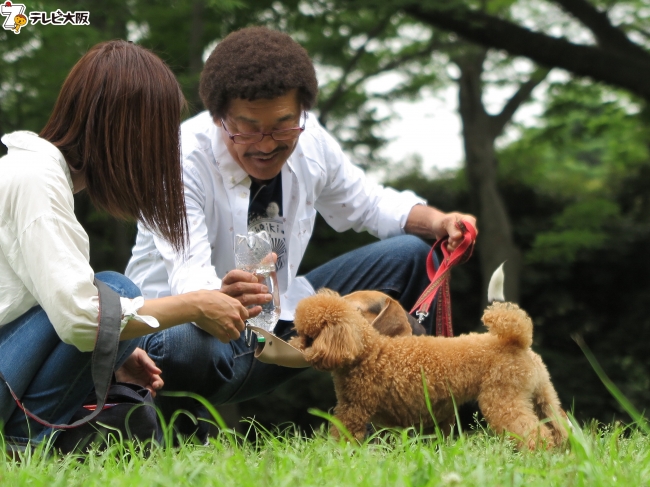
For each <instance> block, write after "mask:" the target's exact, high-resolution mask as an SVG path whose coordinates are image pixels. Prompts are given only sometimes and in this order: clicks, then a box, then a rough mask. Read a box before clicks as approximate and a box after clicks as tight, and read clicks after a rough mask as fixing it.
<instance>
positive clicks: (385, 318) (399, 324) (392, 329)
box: [372, 298, 412, 337]
mask: <svg viewBox="0 0 650 487" xmlns="http://www.w3.org/2000/svg"><path fill="white" fill-rule="evenodd" d="M372 326H373V328H374V329H375V330H377V331H378V332H379V333H381V334H382V335H386V336H389V337H396V336H407V335H411V334H412V331H411V324H410V323H409V320H408V316H407V314H406V311H404V308H402V305H401V304H399V303H398V302H397V301H395V300H394V299H393V298H387V299H386V303H385V306H384V309H382V310H381V312H380V313H379V314H378V315H377V318H375V320H374V321H373V322H372Z"/></svg>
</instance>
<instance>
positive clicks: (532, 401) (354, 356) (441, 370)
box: [291, 290, 567, 449]
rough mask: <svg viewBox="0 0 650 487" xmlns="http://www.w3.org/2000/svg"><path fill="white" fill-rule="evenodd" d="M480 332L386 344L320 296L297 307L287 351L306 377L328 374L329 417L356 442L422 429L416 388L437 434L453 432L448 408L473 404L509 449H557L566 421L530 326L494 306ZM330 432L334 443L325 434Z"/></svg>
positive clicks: (326, 294) (354, 315) (348, 308)
mask: <svg viewBox="0 0 650 487" xmlns="http://www.w3.org/2000/svg"><path fill="white" fill-rule="evenodd" d="M483 323H484V324H485V326H487V328H488V329H489V332H488V333H482V334H477V333H470V334H469V335H462V336H459V337H453V338H446V337H431V336H396V337H387V336H383V335H380V334H379V333H378V332H377V331H376V330H375V329H374V328H373V327H372V326H371V325H370V324H369V323H368V321H367V320H366V319H364V317H363V315H362V314H361V313H360V312H359V311H358V310H357V308H356V307H355V306H354V305H353V304H352V303H351V302H349V301H346V300H345V299H344V298H342V297H340V296H339V295H338V294H337V293H335V292H333V291H329V290H323V291H321V292H319V293H318V294H316V295H314V296H311V297H309V298H306V299H304V300H302V301H301V302H300V303H299V304H298V307H297V309H296V315H295V320H294V324H295V327H296V331H297V333H298V336H297V337H294V339H292V342H291V344H292V345H293V346H295V347H296V348H298V349H300V350H302V351H303V353H304V356H305V358H306V359H307V361H308V362H309V363H310V364H312V365H313V366H314V367H315V368H317V369H320V370H326V371H331V372H332V374H333V377H334V387H335V390H336V397H337V405H336V408H335V410H334V413H335V416H336V418H337V419H338V420H339V421H341V423H342V424H343V426H345V428H346V429H347V430H348V431H349V432H350V433H351V434H352V435H353V436H354V437H355V438H357V439H359V440H361V439H362V438H363V437H364V434H365V432H366V424H367V423H369V422H372V423H376V424H380V425H384V426H402V427H406V426H411V425H418V424H419V425H422V426H424V427H431V426H432V425H433V424H434V420H433V418H432V417H431V415H430V413H429V411H428V408H427V404H426V398H425V394H424V388H423V383H426V386H427V391H428V396H429V399H430V405H431V407H432V411H433V416H434V417H435V421H436V422H437V424H438V425H439V426H440V428H441V430H442V431H443V432H445V433H448V432H449V431H450V429H451V426H452V425H453V423H454V418H455V414H454V402H455V403H456V405H460V404H462V403H464V402H466V401H470V400H475V399H477V400H478V403H479V407H480V409H481V412H482V413H483V415H484V416H485V418H486V420H487V421H488V423H489V424H490V426H491V427H492V428H493V429H494V430H495V431H496V432H497V433H507V434H511V435H513V436H514V437H515V438H516V439H517V440H518V443H517V444H518V447H519V448H521V447H523V446H524V445H525V446H527V447H528V448H530V449H534V448H537V447H539V446H542V445H544V446H546V447H552V446H555V445H558V444H560V443H562V442H563V441H564V440H565V439H566V437H567V432H566V430H565V428H564V426H563V424H562V420H561V419H560V418H565V417H566V415H565V414H564V411H563V410H562V408H561V406H560V402H559V400H558V397H557V393H556V392H555V389H554V388H553V385H552V384H551V381H550V377H549V374H548V371H547V370H546V367H545V366H544V364H543V363H542V360H541V358H540V357H539V355H537V354H536V353H534V352H533V351H532V350H531V349H530V346H531V344H532V333H533V324H532V321H531V319H530V318H529V317H528V315H527V314H526V313H525V312H524V311H523V310H522V309H520V308H519V307H518V306H517V305H515V304H512V303H494V304H492V305H491V306H489V307H488V308H487V309H486V311H485V313H484V315H483ZM545 420H547V421H545ZM332 433H333V434H334V435H335V436H338V435H339V432H338V430H337V429H336V428H335V427H334V428H333V430H332Z"/></svg>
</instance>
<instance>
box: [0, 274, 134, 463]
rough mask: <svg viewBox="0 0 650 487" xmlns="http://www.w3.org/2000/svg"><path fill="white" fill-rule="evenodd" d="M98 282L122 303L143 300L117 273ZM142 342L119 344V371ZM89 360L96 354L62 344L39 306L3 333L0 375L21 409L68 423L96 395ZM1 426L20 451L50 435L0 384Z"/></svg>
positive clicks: (0, 334) (0, 329)
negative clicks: (128, 300) (114, 292)
mask: <svg viewBox="0 0 650 487" xmlns="http://www.w3.org/2000/svg"><path fill="white" fill-rule="evenodd" d="M95 277H96V278H97V279H99V280H101V281H103V282H105V283H106V284H107V285H108V286H109V287H110V288H111V289H113V290H114V291H116V292H117V293H118V294H119V295H120V296H122V297H126V298H134V297H137V296H140V294H141V293H140V290H139V289H138V288H137V286H136V285H135V284H133V283H132V282H131V281H130V280H129V279H128V278H126V277H125V276H123V275H121V274H118V273H117V272H100V273H98V274H96V275H95ZM139 341H140V339H137V340H129V341H122V342H120V345H119V349H118V354H117V364H116V368H117V367H119V366H120V365H121V364H122V363H123V362H124V360H126V359H127V358H128V357H129V355H131V353H132V352H133V350H134V349H135V347H136V346H137V345H138V343H139ZM91 358H92V352H80V351H79V350H78V349H77V348H76V347H74V346H72V345H67V344H65V343H63V342H62V341H61V340H60V339H59V337H58V335H57V334H56V332H55V331H54V327H53V326H52V323H51V322H50V320H49V319H48V318H47V315H46V314H45V311H43V308H41V307H40V306H34V307H33V308H32V309H30V310H29V311H27V312H26V313H25V314H23V315H22V316H20V317H19V318H17V319H15V320H14V321H12V322H11V323H8V324H7V325H5V326H2V327H0V370H1V371H2V373H3V375H4V376H5V378H6V379H7V381H8V382H9V384H10V385H11V388H12V389H13V390H14V392H15V393H16V394H17V395H18V397H19V398H20V400H21V402H22V403H23V405H24V406H25V407H26V408H27V409H28V410H29V411H30V412H32V413H34V414H36V415H37V416H39V417H40V418H42V419H44V420H45V421H47V422H49V423H54V424H66V423H68V422H69V421H70V419H71V418H72V415H73V414H74V413H75V412H76V411H77V409H79V407H80V406H81V405H82V404H83V400H84V399H85V398H86V396H88V394H89V393H90V392H91V391H92V390H93V380H92V375H91V371H90V363H91ZM0 423H3V424H4V436H5V439H6V440H7V441H8V443H14V444H19V445H25V444H28V443H32V444H37V443H39V442H41V441H42V440H43V438H44V437H45V436H46V435H48V434H50V433H51V432H52V429H51V428H46V427H45V426H43V425H41V424H39V423H37V422H36V421H34V420H32V419H28V418H27V417H26V415H25V413H23V411H21V410H20V409H19V408H18V406H17V405H16V403H15V402H14V400H13V398H12V397H11V394H10V393H9V390H8V389H7V386H6V384H5V383H4V382H2V381H0ZM0 454H2V453H0Z"/></svg>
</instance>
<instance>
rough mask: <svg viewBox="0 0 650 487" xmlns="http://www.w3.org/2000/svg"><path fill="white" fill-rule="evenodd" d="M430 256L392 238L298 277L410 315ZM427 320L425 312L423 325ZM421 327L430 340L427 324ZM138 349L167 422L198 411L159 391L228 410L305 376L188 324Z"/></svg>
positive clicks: (289, 327) (282, 329)
mask: <svg viewBox="0 0 650 487" xmlns="http://www.w3.org/2000/svg"><path fill="white" fill-rule="evenodd" d="M430 250H431V247H429V245H427V244H426V243H424V242H423V241H422V240H420V239H419V238H417V237H413V236H400V237H394V238H391V239H387V240H383V241H380V242H377V243H373V244H370V245H367V246H365V247H362V248H360V249H357V250H354V251H352V252H349V253H347V254H345V255H342V256H341V257H338V258H336V259H334V260H332V261H330V262H328V263H326V264H324V265H322V266H320V267H318V268H317V269H314V270H313V271H311V272H310V273H308V274H307V275H306V276H305V277H306V278H307V280H308V281H309V282H310V284H311V285H312V286H313V288H314V289H320V288H322V287H327V288H329V289H333V290H335V291H338V292H339V293H340V294H342V295H345V294H349V293H351V292H353V291H358V290H363V289H374V290H379V291H383V292H385V293H386V294H389V295H391V296H392V297H394V298H395V299H398V300H399V301H400V303H401V304H402V306H403V307H404V308H405V309H407V310H410V309H411V308H412V306H413V305H414V304H415V302H416V301H417V299H418V298H419V297H420V294H421V293H422V292H423V291H424V290H425V289H426V287H427V286H428V285H429V278H428V276H427V273H426V258H427V256H428V253H429V251H430ZM434 314H435V313H429V318H432V317H433V315H434ZM423 324H424V325H425V328H426V329H427V333H431V326H432V320H431V319H429V320H428V322H425V323H423ZM274 332H275V334H276V335H277V336H279V337H281V338H282V339H284V340H287V339H289V338H290V337H291V336H293V335H294V334H295V332H294V331H293V323H292V322H287V321H279V322H278V324H277V325H276V328H275V331H274ZM141 347H142V348H144V349H145V350H146V351H147V353H148V354H149V356H150V357H151V358H152V359H153V360H154V361H155V362H156V364H157V365H158V367H160V368H161V369H162V371H163V372H162V378H163V380H164V381H165V386H164V388H163V390H162V391H161V394H158V395H157V397H156V404H157V405H158V406H159V407H160V409H161V410H162V412H163V413H164V415H165V416H166V417H167V418H169V417H171V415H172V414H173V412H174V411H177V410H179V409H183V410H187V411H189V412H191V413H193V414H194V415H198V411H199V410H200V408H197V404H196V402H195V401H193V400H191V399H189V398H178V397H165V396H164V391H190V392H194V393H197V394H200V395H201V396H203V397H205V398H206V399H208V400H209V401H210V402H211V403H212V404H213V405H220V404H226V403H235V402H240V401H244V400H246V399H250V398H252V397H255V396H258V395H260V394H264V393H266V392H269V391H271V390H273V389H275V388H276V387H278V386H279V385H280V384H282V383H283V382H285V381H287V380H288V379H290V378H291V377H293V376H295V375H297V374H298V373H300V372H301V371H303V370H305V369H292V368H287V367H280V366H277V365H270V364H264V363H262V362H260V361H258V360H255V359H254V351H255V347H256V343H255V341H253V342H252V343H251V344H247V343H246V340H245V338H244V334H242V336H240V338H239V339H238V340H233V341H231V342H229V343H221V342H220V341H219V340H217V339H216V338H213V337H212V336H210V335H209V334H207V333H206V332H204V331H203V330H201V329H200V328H198V327H196V326H194V325H192V324H189V323H188V324H185V325H180V326H175V327H173V328H169V329H167V330H164V331H161V332H159V333H155V334H152V335H148V336H146V337H144V340H143V343H142V345H141ZM181 423H183V421H182V420H181ZM185 424H187V426H188V427H189V426H190V425H189V423H188V422H185ZM179 429H180V430H183V429H184V427H180V428H179Z"/></svg>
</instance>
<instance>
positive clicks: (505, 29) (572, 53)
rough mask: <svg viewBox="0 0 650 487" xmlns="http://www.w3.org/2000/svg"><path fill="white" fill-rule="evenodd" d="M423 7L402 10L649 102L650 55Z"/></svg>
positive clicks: (457, 11)
mask: <svg viewBox="0 0 650 487" xmlns="http://www.w3.org/2000/svg"><path fill="white" fill-rule="evenodd" d="M432 5H435V4H430V5H429V8H428V9H425V8H424V7H422V6H421V5H419V4H408V5H406V6H405V7H403V9H404V11H405V12H406V13H408V14H410V15H411V16H413V17H414V18H416V19H417V20H419V21H421V22H424V23H426V24H429V25H432V26H434V27H439V28H441V29H445V30H450V31H453V32H456V33H458V34H459V35H461V36H463V37H464V38H466V39H468V40H470V41H473V42H476V43H478V44H481V45H484V46H487V47H495V48H498V49H504V50H506V51H508V52H509V53H510V54H512V55H516V56H517V55H518V56H526V57H528V58H530V59H532V60H533V61H535V62H536V63H537V64H541V65H543V66H549V67H559V68H564V69H566V70H568V71H571V72H572V73H574V74H576V75H579V76H590V77H592V78H594V79H596V80H598V81H603V82H605V83H609V84H612V85H615V86H618V87H621V88H624V89H626V90H629V91H631V92H632V93H635V94H637V95H639V96H641V97H642V98H644V99H646V100H648V101H650V83H648V82H647V79H648V78H650V54H647V53H646V54H644V56H639V55H638V53H637V52H634V53H630V52H627V51H626V52H622V51H621V50H617V51H611V50H606V49H603V48H601V47H598V46H583V45H579V44H573V43H571V42H568V41H566V40H564V39H558V38H555V37H550V36H547V35H545V34H540V33H537V32H533V31H531V30H529V29H526V28H524V27H521V26H519V25H516V24H514V23H512V22H509V21H506V20H502V19H499V18H497V17H494V16H491V15H487V14H484V13H482V12H477V11H471V10H467V9H463V8H458V9H454V10H449V9H448V8H447V9H435V7H432Z"/></svg>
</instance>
